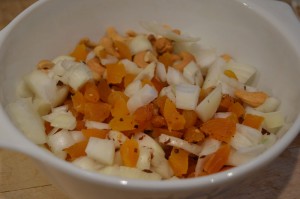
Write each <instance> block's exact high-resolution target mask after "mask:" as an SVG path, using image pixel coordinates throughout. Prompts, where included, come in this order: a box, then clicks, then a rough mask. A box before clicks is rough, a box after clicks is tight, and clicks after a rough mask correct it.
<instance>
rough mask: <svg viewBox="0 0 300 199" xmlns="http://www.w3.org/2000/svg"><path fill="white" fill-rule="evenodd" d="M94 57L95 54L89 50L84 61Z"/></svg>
mask: <svg viewBox="0 0 300 199" xmlns="http://www.w3.org/2000/svg"><path fill="white" fill-rule="evenodd" d="M95 56H96V54H95V52H94V51H93V50H91V51H90V52H89V53H88V55H87V56H86V59H85V60H86V61H88V60H91V59H93V58H94V57H95Z"/></svg>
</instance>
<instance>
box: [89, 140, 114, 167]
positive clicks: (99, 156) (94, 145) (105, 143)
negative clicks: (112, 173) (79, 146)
mask: <svg viewBox="0 0 300 199" xmlns="http://www.w3.org/2000/svg"><path fill="white" fill-rule="evenodd" d="M85 152H86V154H87V156H88V157H89V158H92V159H94V160H96V161H98V162H100V163H102V164H104V165H112V164H113V163H114V156H115V145H114V142H113V141H112V140H107V139H100V138H95V137H90V139H89V142H88V145H87V146H86V149H85Z"/></svg>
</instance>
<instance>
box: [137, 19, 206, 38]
mask: <svg viewBox="0 0 300 199" xmlns="http://www.w3.org/2000/svg"><path fill="white" fill-rule="evenodd" d="M141 26H142V27H143V28H145V29H146V30H148V31H149V32H153V33H155V34H158V35H161V36H163V37H166V38H168V39H170V40H173V41H178V42H196V41H198V40H200V38H198V37H190V36H187V35H178V34H176V33H174V32H173V31H172V30H170V29H168V28H165V27H164V26H163V25H161V24H159V23H157V22H154V21H152V22H146V21H143V22H141Z"/></svg>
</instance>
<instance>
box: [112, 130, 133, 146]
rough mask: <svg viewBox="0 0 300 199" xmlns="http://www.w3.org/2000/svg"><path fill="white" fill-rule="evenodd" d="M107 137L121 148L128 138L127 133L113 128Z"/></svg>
mask: <svg viewBox="0 0 300 199" xmlns="http://www.w3.org/2000/svg"><path fill="white" fill-rule="evenodd" d="M107 138H108V139H109V140H112V141H113V142H114V145H115V148H116V149H119V148H120V146H121V145H122V144H123V143H124V142H125V141H126V140H127V139H128V137H127V136H126V135H124V134H123V133H121V132H120V131H115V130H111V131H109V132H108V134H107Z"/></svg>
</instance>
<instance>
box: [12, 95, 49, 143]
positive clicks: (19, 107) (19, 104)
mask: <svg viewBox="0 0 300 199" xmlns="http://www.w3.org/2000/svg"><path fill="white" fill-rule="evenodd" d="M7 109H8V113H9V115H10V117H11V118H12V120H13V121H14V122H15V124H16V125H17V126H18V127H19V128H20V130H21V131H22V132H23V133H24V134H25V136H26V137H28V138H29V139H30V140H31V141H33V142H34V143H35V144H44V143H46V133H45V127H44V122H43V120H42V119H41V117H40V116H39V114H38V113H37V112H36V110H35V109H34V107H33V105H32V102H31V98H20V99H18V100H17V101H15V102H12V103H10V104H8V106H7Z"/></svg>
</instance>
